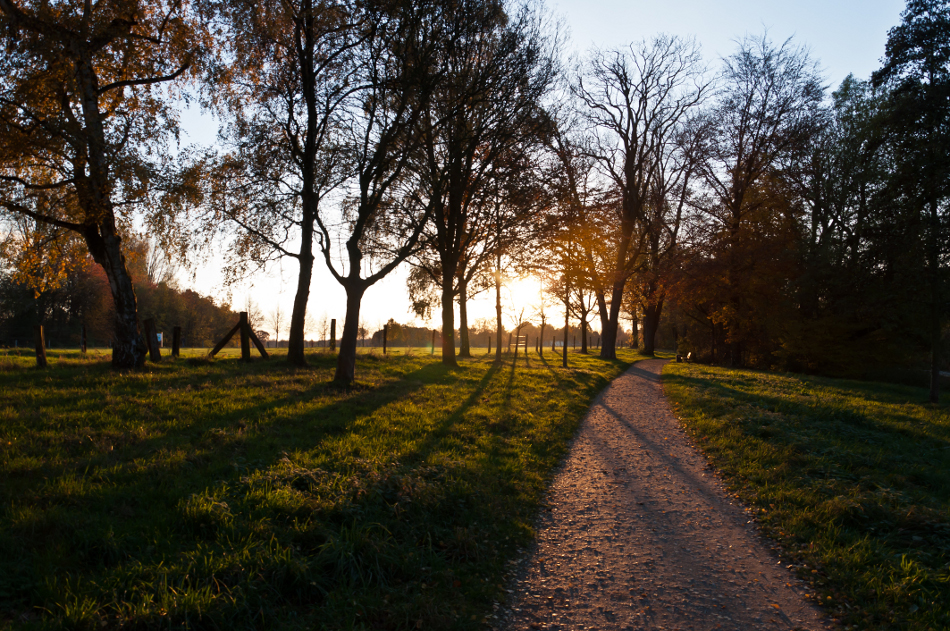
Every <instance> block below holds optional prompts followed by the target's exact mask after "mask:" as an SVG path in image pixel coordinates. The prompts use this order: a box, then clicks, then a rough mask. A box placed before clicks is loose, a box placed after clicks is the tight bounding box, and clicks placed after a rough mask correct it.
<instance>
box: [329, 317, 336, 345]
mask: <svg viewBox="0 0 950 631" xmlns="http://www.w3.org/2000/svg"><path fill="white" fill-rule="evenodd" d="M330 350H331V351H335V350H336V318H332V319H331V320H330Z"/></svg>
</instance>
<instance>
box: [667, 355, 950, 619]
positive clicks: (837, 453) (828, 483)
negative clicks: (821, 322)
mask: <svg viewBox="0 0 950 631" xmlns="http://www.w3.org/2000/svg"><path fill="white" fill-rule="evenodd" d="M663 377H664V387H665V389H666V392H667V395H668V396H669V397H670V399H671V401H672V402H673V403H674V408H675V410H676V412H677V415H678V416H679V417H680V418H681V419H683V420H684V422H685V424H686V426H687V429H688V431H689V432H691V434H692V436H693V437H694V438H695V439H696V441H697V444H698V445H699V446H700V447H701V448H702V449H703V450H704V451H705V452H706V453H707V454H708V456H709V457H710V459H711V460H712V462H713V464H714V465H715V466H716V467H717V468H718V469H720V470H721V471H722V472H723V474H724V476H725V478H726V480H727V482H728V483H729V484H730V486H731V488H732V489H733V490H734V491H735V492H736V493H737V495H738V496H739V497H741V498H742V499H743V500H745V501H746V502H748V503H749V504H751V505H752V506H754V507H756V508H757V510H758V515H759V517H758V518H759V520H760V522H761V524H762V525H763V528H764V530H765V531H766V532H767V533H768V534H769V535H770V536H771V537H772V538H774V539H775V540H776V542H777V543H778V547H779V549H780V550H781V553H782V555H783V558H785V559H786V560H787V562H788V563H789V564H791V565H794V567H795V568H796V571H797V572H798V573H799V575H800V576H801V577H802V578H804V579H806V580H808V581H810V582H811V583H812V584H813V585H814V586H815V588H816V590H817V592H818V594H819V598H820V599H821V604H822V605H824V606H825V607H826V608H828V609H830V610H831V611H833V612H835V614H836V616H837V617H838V618H840V619H841V620H842V621H843V623H844V624H845V625H846V627H851V628H855V629H894V630H898V629H901V630H905V629H914V630H937V629H948V628H950V410H948V408H947V406H946V405H943V406H939V407H934V406H931V405H929V404H928V403H927V391H926V390H924V389H918V388H912V387H906V386H894V385H884V384H873V383H867V382H856V381H843V380H834V379H822V378H818V377H805V376H799V375H782V374H774V373H762V372H754V371H746V370H729V369H725V368H716V367H708V366H700V365H695V364H689V365H688V364H676V363H671V364H668V365H667V367H666V369H665V370H664V375H663ZM943 400H944V401H946V396H945V398H944V399H943Z"/></svg>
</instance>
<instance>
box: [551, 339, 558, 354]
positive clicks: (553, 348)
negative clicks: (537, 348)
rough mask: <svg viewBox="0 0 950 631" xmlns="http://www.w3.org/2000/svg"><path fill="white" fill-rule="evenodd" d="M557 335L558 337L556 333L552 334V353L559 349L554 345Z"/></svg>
mask: <svg viewBox="0 0 950 631" xmlns="http://www.w3.org/2000/svg"><path fill="white" fill-rule="evenodd" d="M556 337H557V336H555V335H552V336H551V352H552V353H553V352H554V351H556V350H557V349H556V348H555V347H554V340H555V338H556Z"/></svg>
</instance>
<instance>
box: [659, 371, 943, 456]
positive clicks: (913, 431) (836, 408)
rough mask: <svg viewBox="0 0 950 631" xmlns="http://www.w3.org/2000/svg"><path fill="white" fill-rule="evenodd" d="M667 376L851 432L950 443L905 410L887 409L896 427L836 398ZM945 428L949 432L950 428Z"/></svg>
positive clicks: (674, 381)
mask: <svg viewBox="0 0 950 631" xmlns="http://www.w3.org/2000/svg"><path fill="white" fill-rule="evenodd" d="M664 379H665V380H666V381H668V382H669V383H677V384H682V385H685V386H687V387H691V388H695V389H698V390H699V391H700V392H701V391H703V390H705V391H710V392H711V393H712V394H713V395H715V396H716V397H719V398H722V399H726V400H733V401H737V402H739V403H746V404H750V405H753V406H755V407H758V408H760V409H763V410H767V411H771V412H777V413H780V414H785V415H790V416H794V417H798V418H800V419H805V420H812V421H820V422H822V423H826V424H828V423H831V424H835V425H837V426H838V427H839V428H840V429H839V431H840V430H845V431H843V432H841V433H845V434H848V433H852V432H854V431H859V432H869V433H874V434H879V435H880V436H881V439H884V438H885V437H886V436H887V435H889V434H900V435H903V436H905V437H912V438H913V439H915V440H919V441H924V440H930V441H939V442H943V443H950V439H948V438H941V437H937V436H933V435H931V434H928V433H927V432H926V431H925V428H924V427H922V426H921V424H920V421H919V419H917V418H914V417H912V416H909V415H906V414H899V413H893V412H888V416H889V417H890V418H891V419H893V422H894V423H900V424H902V425H903V426H902V427H895V426H893V425H890V424H888V423H886V422H881V421H877V420H875V419H872V418H869V417H868V416H867V415H865V414H861V413H859V412H856V411H853V410H849V409H846V408H844V407H842V406H840V405H838V404H836V402H834V401H829V402H827V403H822V402H820V401H819V403H818V404H817V405H812V404H806V403H799V402H796V401H792V400H790V399H787V398H784V397H781V396H770V395H766V394H758V393H749V392H744V391H742V390H740V389H738V388H734V387H732V386H729V385H726V384H724V383H722V382H721V381H718V380H715V379H705V378H701V377H687V376H683V375H666V376H664ZM877 400H878V401H882V402H885V403H892V404H893V403H894V402H888V401H883V400H882V399H877ZM927 427H929V428H930V429H932V430H937V431H939V430H940V427H939V426H938V425H935V424H929V425H928V426H927ZM828 428H829V427H828V425H825V426H824V427H823V428H822V429H824V430H825V431H827V429H828ZM846 428H847V429H846ZM943 431H944V432H946V431H947V430H943Z"/></svg>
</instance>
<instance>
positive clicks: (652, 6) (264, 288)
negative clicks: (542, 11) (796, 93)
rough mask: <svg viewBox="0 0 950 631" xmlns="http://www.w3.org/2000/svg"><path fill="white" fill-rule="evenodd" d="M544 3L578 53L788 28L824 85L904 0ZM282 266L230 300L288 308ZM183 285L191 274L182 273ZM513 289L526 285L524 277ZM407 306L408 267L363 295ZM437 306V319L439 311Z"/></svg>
mask: <svg viewBox="0 0 950 631" xmlns="http://www.w3.org/2000/svg"><path fill="white" fill-rule="evenodd" d="M547 6H548V9H549V13H550V15H551V16H552V17H557V16H560V18H561V20H562V21H563V24H564V25H565V26H567V27H568V29H569V31H570V35H571V41H570V45H569V49H570V51H573V52H575V53H583V51H585V50H587V49H588V48H590V46H591V45H596V46H600V47H604V48H607V47H618V46H625V45H627V44H629V43H630V42H633V41H637V40H641V39H643V38H645V37H650V36H652V35H654V34H656V33H660V32H665V33H669V34H674V35H680V36H695V37H696V40H697V41H698V43H699V44H700V45H701V47H702V50H703V54H704V57H705V58H706V59H707V60H708V61H709V62H710V64H711V65H712V66H714V64H715V61H716V59H718V58H719V57H720V56H728V55H729V54H730V53H731V52H732V50H733V49H734V41H735V40H736V38H739V37H742V36H743V35H745V34H751V35H760V34H761V33H762V32H763V30H766V29H767V30H768V33H769V36H770V37H771V39H772V40H773V41H776V42H780V41H784V40H785V39H787V38H789V37H794V41H795V43H797V44H798V45H803V46H806V47H807V48H808V49H809V50H810V52H811V54H812V56H813V57H814V58H815V59H816V60H817V61H819V62H820V65H821V67H822V68H823V70H824V73H825V77H826V79H827V84H828V85H829V86H830V87H831V89H835V88H836V87H837V86H838V84H839V83H840V82H841V80H842V79H844V78H845V77H846V76H847V75H848V73H853V74H854V75H855V76H857V77H859V78H865V79H866V78H868V77H869V75H870V73H871V72H872V71H874V70H875V69H876V68H877V67H878V66H879V65H880V59H881V57H882V56H883V54H884V43H885V41H886V38H887V31H888V29H890V28H891V27H892V26H895V25H896V24H897V23H898V22H899V21H900V13H901V11H902V10H903V8H904V2H903V1H901V0H865V1H863V2H862V1H860V0H825V1H820V0H798V1H796V2H788V1H782V2H780V1H762V2H752V1H750V0H720V1H718V2H703V1H701V0H667V1H665V2H663V1H654V2H650V1H645V0H599V1H593V2H590V1H589V2H583V1H582V0H549V2H548V4H547ZM187 119H188V120H186V126H187V127H188V128H190V130H191V133H190V134H189V138H188V139H185V142H189V140H190V141H191V142H212V141H213V139H214V136H213V127H214V125H213V123H211V121H210V120H209V119H208V118H204V117H200V118H199V117H187ZM283 268H284V271H283V273H280V271H279V270H278V269H277V268H275V269H273V270H271V271H270V273H269V274H262V275H260V276H259V277H257V278H255V279H253V280H252V282H251V283H250V284H251V285H252V286H253V287H248V286H239V287H234V288H233V290H232V293H233V298H234V304H236V305H240V304H243V302H244V296H245V294H246V293H247V292H248V291H250V293H251V295H253V296H254V299H255V300H256V301H257V302H258V303H259V304H260V305H261V307H262V308H263V310H265V311H269V310H271V309H272V308H273V305H274V304H275V303H276V302H278V301H279V303H280V304H281V305H282V309H283V311H285V312H286V313H287V314H289V313H290V308H291V306H292V303H293V291H294V289H293V288H294V287H295V286H296V283H295V276H296V271H297V265H296V261H293V260H288V261H286V262H285V263H284V265H283ZM220 279H221V274H220V271H219V269H218V267H217V266H216V265H215V264H214V262H213V261H211V262H210V264H208V265H205V266H203V268H202V270H201V271H200V272H199V273H198V275H197V278H196V281H195V283H194V284H195V286H196V289H197V290H198V291H201V292H203V293H207V294H211V295H213V296H216V297H223V296H224V295H225V290H224V289H223V288H222V286H221V281H220ZM183 284H186V285H188V284H191V283H189V282H187V281H186V282H185V283H183ZM518 293H519V294H523V293H526V292H525V289H524V286H522V288H520V291H519V292H518ZM527 293H531V292H527ZM479 298H481V299H477V300H474V301H472V303H471V305H470V309H469V314H470V316H469V317H470V322H474V320H475V319H476V318H482V317H484V318H488V317H492V316H493V314H494V306H493V302H492V301H490V300H488V299H487V298H486V297H479ZM344 304H345V299H344V294H343V291H342V289H341V288H340V286H339V285H338V284H337V283H336V282H335V281H334V280H333V278H332V277H330V276H329V274H328V273H327V272H326V271H325V269H323V266H322V264H321V262H320V260H319V259H318V262H317V266H316V268H315V273H314V280H313V285H312V294H311V312H312V313H314V314H315V315H316V316H318V317H319V315H320V314H321V313H323V312H327V313H328V315H329V317H331V318H337V319H338V320H339V321H340V322H342V319H343V315H344V313H343V305H344ZM408 308H409V303H408V300H407V299H406V289H405V271H404V270H397V271H396V272H395V273H393V274H391V275H390V277H388V278H387V279H384V280H383V281H381V282H380V283H378V284H377V285H376V286H374V287H372V288H370V290H369V291H368V292H367V293H366V296H365V298H364V300H363V314H364V316H365V321H366V322H367V324H368V325H370V327H375V326H376V325H377V324H381V323H382V322H385V321H386V320H387V319H389V318H395V319H396V320H397V321H401V322H408V321H411V320H412V317H411V316H410V315H409V313H408ZM434 315H435V316H436V320H438V314H434ZM288 319H289V318H288ZM420 324H421V323H420ZM430 325H432V324H431V323H430ZM284 337H286V332H284V331H282V332H281V338H284Z"/></svg>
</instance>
